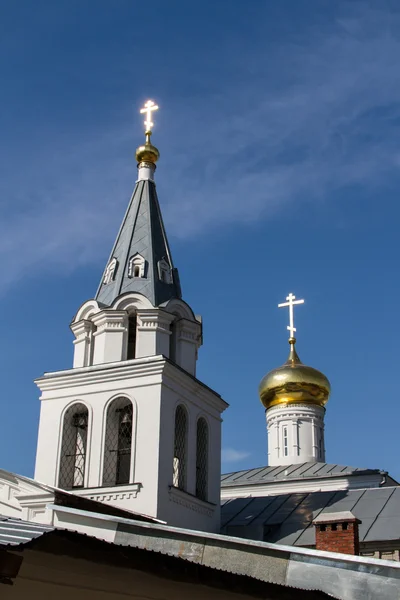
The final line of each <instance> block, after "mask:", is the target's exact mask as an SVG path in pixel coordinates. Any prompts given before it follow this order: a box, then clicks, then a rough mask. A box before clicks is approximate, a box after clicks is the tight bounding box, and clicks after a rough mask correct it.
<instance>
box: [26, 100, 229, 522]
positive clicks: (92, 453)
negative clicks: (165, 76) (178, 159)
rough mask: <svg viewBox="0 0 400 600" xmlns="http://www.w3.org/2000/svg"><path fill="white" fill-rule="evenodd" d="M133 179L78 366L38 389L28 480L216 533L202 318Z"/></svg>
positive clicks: (213, 445) (212, 419) (148, 188)
mask: <svg viewBox="0 0 400 600" xmlns="http://www.w3.org/2000/svg"><path fill="white" fill-rule="evenodd" d="M157 109H158V106H156V105H155V104H154V102H152V101H148V102H147V103H146V104H145V106H144V108H143V109H142V110H141V112H142V113H144V114H145V115H146V120H145V143H144V144H143V145H142V146H140V147H139V148H138V149H137V151H136V160H137V163H138V179H137V181H136V185H135V189H134V191H133V195H132V197H131V200H130V202H129V205H128V209H127V211H126V214H125V216H124V218H123V221H122V224H121V227H120V230H119V232H118V234H117V237H116V240H115V243H114V245H113V248H112V250H111V254H110V256H109V259H108V261H107V263H106V265H105V268H104V272H103V275H102V277H101V280H100V284H99V287H98V290H97V293H96V296H95V298H94V299H91V300H88V301H86V302H85V303H84V304H83V305H82V306H81V307H80V308H79V310H78V311H77V313H76V315H75V317H74V319H73V321H72V323H71V330H72V332H73V334H74V337H75V339H74V341H73V344H74V358H73V368H71V369H68V370H66V371H58V372H55V373H46V374H45V375H44V376H43V377H40V378H39V379H37V380H36V383H37V385H38V387H39V389H40V391H41V397H40V399H41V411H40V424H39V434H38V446H37V457H36V469H35V478H36V479H37V480H38V481H41V482H43V483H46V484H48V485H51V486H58V487H61V488H64V489H67V490H70V491H73V492H74V493H76V494H78V495H81V496H85V497H87V498H92V499H95V500H99V501H103V502H107V503H110V504H113V505H115V506H120V507H123V508H125V509H127V510H131V511H133V512H138V513H142V514H146V515H149V516H153V517H156V518H158V519H161V520H164V521H166V522H167V523H168V524H170V525H175V526H181V527H189V528H192V529H198V530H203V531H218V527H219V494H220V474H221V473H220V471H221V465H220V456H221V413H222V412H223V411H224V410H225V408H226V407H227V404H226V403H225V402H224V401H223V400H222V398H221V397H220V396H219V395H218V394H217V393H216V392H214V391H213V390H211V389H210V388H209V387H207V386H206V385H205V384H203V383H202V382H200V381H199V380H198V379H197V378H196V362H197V353H198V349H199V347H200V345H201V344H202V322H201V318H200V317H198V316H195V314H194V312H193V311H192V309H191V307H190V306H189V305H188V304H187V303H186V302H185V301H184V300H183V299H182V293H181V287H180V282H179V275H178V270H177V269H176V268H175V266H174V264H173V261H172V255H171V251H170V248H169V244H168V239H167V235H166V232H165V227H164V223H163V220H162V216H161V210H160V205H159V202H158V198H157V192H156V184H155V180H154V175H155V170H156V162H157V161H158V159H159V151H158V149H157V148H156V147H155V146H154V145H153V144H152V142H151V135H152V127H153V123H152V121H151V118H152V114H153V113H154V111H156V110H157Z"/></svg>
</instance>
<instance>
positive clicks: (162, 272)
mask: <svg viewBox="0 0 400 600" xmlns="http://www.w3.org/2000/svg"><path fill="white" fill-rule="evenodd" d="M157 268H158V277H159V279H160V281H162V282H163V283H168V284H171V283H173V281H172V272H171V267H170V265H169V264H168V263H167V261H166V260H165V259H164V258H162V259H161V260H159V261H158V263H157Z"/></svg>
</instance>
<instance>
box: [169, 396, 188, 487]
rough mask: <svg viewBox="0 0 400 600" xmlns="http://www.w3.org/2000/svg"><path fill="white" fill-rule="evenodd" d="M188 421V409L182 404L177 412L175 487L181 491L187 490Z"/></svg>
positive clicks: (174, 465)
mask: <svg viewBox="0 0 400 600" xmlns="http://www.w3.org/2000/svg"><path fill="white" fill-rule="evenodd" d="M187 429H188V419H187V412H186V409H185V408H184V407H183V406H182V405H181V404H180V405H179V406H178V407H177V409H176V412H175V436H174V463H173V477H172V482H173V485H174V486H175V487H177V488H179V489H181V490H184V489H185V488H186V459H187Z"/></svg>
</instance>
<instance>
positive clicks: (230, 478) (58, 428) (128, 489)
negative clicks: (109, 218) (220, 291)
mask: <svg viewBox="0 0 400 600" xmlns="http://www.w3.org/2000/svg"><path fill="white" fill-rule="evenodd" d="M157 108H158V107H157V106H156V105H155V104H154V103H153V102H152V101H149V102H147V103H146V104H145V106H144V108H143V109H142V111H141V112H142V113H144V115H145V142H144V144H143V145H141V146H139V147H138V148H137V150H136V160H137V163H138V167H137V168H138V173H137V181H136V185H135V188H134V191H133V194H132V197H131V199H130V202H129V204H128V208H127V211H126V214H125V216H124V217H123V220H122V224H121V227H120V229H119V231H118V233H117V235H116V239H115V243H114V245H113V247H112V249H111V252H110V255H109V259H108V261H107V263H106V265H105V268H104V271H103V273H102V275H101V277H100V281H99V286H98V289H97V291H96V294H95V296H94V298H91V299H88V300H85V301H84V302H83V303H82V305H81V306H80V307H78V308H77V310H76V314H75V317H74V318H73V320H72V323H71V324H70V327H71V331H72V333H73V336H74V340H73V364H72V368H70V369H68V370H63V371H58V372H50V373H45V374H44V375H43V376H41V377H39V378H38V379H37V380H36V384H37V386H38V388H39V390H40V404H41V406H40V422H39V431H38V441H37V455H36V466H35V474H34V478H33V479H30V478H28V477H24V476H20V475H15V474H13V473H9V472H7V471H0V503H1V510H0V512H1V514H3V515H4V517H6V518H7V519H11V521H10V522H12V523H13V524H14V525H13V527H14V528H15V529H16V530H18V521H17V520H18V519H22V520H24V521H25V522H28V523H34V524H38V525H40V526H43V527H46V526H51V527H60V528H63V529H67V530H72V531H78V532H83V533H86V534H89V535H93V536H94V537H98V538H100V539H103V540H107V541H115V540H116V539H117V537H118V535H119V534H121V532H123V531H125V530H124V523H125V525H126V526H127V524H126V521H127V520H129V519H133V520H134V522H135V523H139V524H142V525H141V526H143V527H147V528H149V527H151V528H154V531H165V529H163V527H169V528H172V530H173V531H178V529H182V530H185V531H186V532H194V533H193V535H194V534H195V535H197V536H200V535H206V536H207V535H211V536H219V538H218V539H221V540H224V543H228V540H232V539H239V540H240V539H242V540H243V543H248V544H255V543H265V544H266V546H265V548H269V547H270V545H271V544H277V548H278V546H279V545H281V546H282V548H286V549H287V548H288V547H295V548H296V552H299V553H302V552H303V554H304V553H305V554H304V556H308V557H310V556H312V553H313V552H315V549H316V550H317V551H318V550H322V551H328V552H334V551H336V552H341V553H347V554H349V555H353V557H352V560H353V561H356V560H358V561H360V560H365V561H366V562H365V565H367V564H369V563H368V560H369V559H372V560H373V561H374V560H375V559H387V560H388V559H390V560H394V561H399V552H400V487H399V484H398V483H397V482H396V481H395V480H394V479H392V478H391V477H390V475H389V474H388V473H387V472H385V471H381V470H377V469H362V468H357V467H350V466H345V465H335V464H329V463H327V462H326V450H325V442H324V416H325V412H326V406H327V402H328V399H329V394H330V383H329V380H328V378H327V377H326V376H325V375H324V374H323V373H321V372H320V371H318V370H317V369H315V368H313V367H310V366H306V365H305V364H303V363H302V362H301V360H300V358H299V354H298V351H299V353H300V354H301V351H300V350H297V348H296V338H295V333H296V329H295V327H294V309H295V307H296V308H297V306H298V305H299V304H301V303H302V302H303V300H298V299H297V298H296V297H295V296H294V295H293V294H289V295H288V297H287V298H286V302H283V303H282V304H281V305H280V306H281V307H282V308H285V309H288V311H289V326H288V331H289V356H288V359H287V361H286V362H285V363H284V364H283V366H280V367H278V368H276V369H274V370H272V371H270V372H269V373H267V374H266V375H265V377H264V378H263V379H262V381H261V383H260V386H259V393H260V400H261V403H262V405H263V407H264V408H265V415H266V430H267V436H268V464H267V465H264V466H260V467H258V468H254V469H250V470H246V471H239V472H234V473H228V474H223V475H222V476H221V426H222V416H223V413H224V411H225V410H227V409H228V404H227V402H226V401H225V400H224V399H223V398H222V397H221V396H220V395H219V394H218V393H217V392H216V391H214V390H212V389H211V388H210V387H208V386H207V383H206V382H202V381H200V380H199V379H198V378H197V377H196V363H197V359H198V350H199V348H200V346H201V345H202V344H203V335H202V319H201V317H200V316H199V315H198V314H197V313H196V312H195V309H194V307H191V306H189V304H188V303H187V302H185V299H184V296H183V294H182V291H181V285H180V280H179V273H178V269H177V268H176V267H175V265H174V262H173V259H172V254H171V250H170V246H169V243H168V238H167V233H166V230H165V227H164V223H163V219H162V214H161V209H160V204H159V200H158V197H157V191H156V182H155V173H156V163H157V161H158V159H159V151H158V149H157V148H156V147H155V146H154V145H153V143H152V127H153V123H152V114H153V113H154V111H155V110H157ZM82 300H84V299H82ZM196 309H197V307H196ZM205 343H206V340H205ZM7 523H9V521H7V520H6V521H4V523H3V529H6V528H7V526H8V525H7ZM0 525H1V523H0ZM135 526H136V527H139V525H135ZM3 529H2V527H1V526H0V543H1V540H2V537H1V535H2V531H3ZM99 532H100V533H99ZM336 532H340V536H336V537H338V539H339V537H340V539H341V540H342V541H340V540H339V541H337V540H335V539H334V538H335V535H336ZM125 533H126V531H125ZM328 533H329V535H328ZM221 534H222V535H221ZM3 535H4V536H5V539H12V538H13V534H12V533H11V534H10V533H9V532H8V534H7V533H4V532H3ZM121 535H122V534H121ZM160 535H161V534H160ZM174 535H176V536H178V533H176V534H174ZM185 535H186V536H187V535H189V533H186V534H185ZM116 536H117V537H116ZM344 538H346V539H345V541H343V539H344ZM350 538H351V539H350ZM213 539H214V538H213ZM215 539H217V538H215ZM245 540H247V542H245ZM146 543H147V544H148V542H146ZM221 543H222V542H221ZM229 543H231V542H229ZM232 543H234V542H232ZM235 543H239V542H235ZM268 545H269V546H268ZM145 547H147V548H148V547H149V546H148V545H147V546H145ZM252 547H253V546H252ZM260 547H261V546H260ZM271 547H272V546H271ZM279 547H280V546H279ZM285 551H287V552H290V551H291V550H290V548H289V549H287V550H285ZM307 553H308V554H307ZM310 553H311V554H310ZM302 556H303V555H302ZM363 556H364V557H365V558H364V559H363V558H362V557H363ZM310 560H311V559H310ZM332 560H333V559H332ZM337 560H339V554H338V555H337ZM349 560H350V559H349ZM317 562H318V561H317ZM357 564H358V563H357ZM363 564H364V563H363ZM374 564H375V563H374ZM382 564H386V563H382ZM365 565H364V567H363V568H361V567H360V569H359V570H360V571H362V570H363V569H364V571H365V572H367V571H368V569H367V567H365ZM340 568H343V567H340ZM394 568H395V563H393V568H392V569H394ZM331 571H332V569H331ZM299 572H300V571H299ZM393 572H394V571H393ZM299 577H300V575H299ZM396 577H398V578H399V579H400V571H399V572H398V571H396ZM293 581H294V580H293ZM293 581H292V584H293V585H294V583H293ZM296 581H297V580H296ZM346 585H347V584H346ZM319 589H321V588H319ZM325 591H326V590H325ZM338 597H343V598H344V597H349V598H350V597H356V596H345V595H343V596H338ZM357 597H358V596H357ZM365 597H367V596H365ZM368 597H369V596H368ZM371 597H373V596H371ZM382 597H383V596H382ZM387 597H390V596H387ZM393 597H394V596H393Z"/></svg>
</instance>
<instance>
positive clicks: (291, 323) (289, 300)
mask: <svg viewBox="0 0 400 600" xmlns="http://www.w3.org/2000/svg"><path fill="white" fill-rule="evenodd" d="M286 300H287V302H282V304H278V308H282V307H283V306H288V307H289V325H288V327H287V329H288V330H289V333H290V337H291V338H294V334H295V331H296V327H295V326H294V315H293V306H294V305H295V304H304V300H296V296H294V295H293V294H292V293H290V294H289V296H287V298H286Z"/></svg>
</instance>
